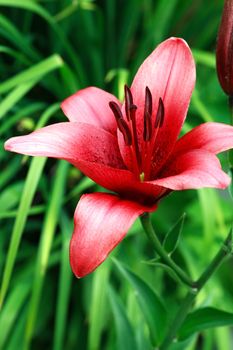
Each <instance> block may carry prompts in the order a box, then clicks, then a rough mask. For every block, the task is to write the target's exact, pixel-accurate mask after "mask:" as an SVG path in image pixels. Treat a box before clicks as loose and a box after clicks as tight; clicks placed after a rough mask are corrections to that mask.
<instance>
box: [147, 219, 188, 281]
mask: <svg viewBox="0 0 233 350" xmlns="http://www.w3.org/2000/svg"><path fill="white" fill-rule="evenodd" d="M141 223H142V226H143V228H144V231H145V233H146V234H147V237H148V238H149V240H150V242H151V243H152V244H153V247H154V249H155V251H156V253H157V254H158V255H159V256H160V257H161V259H162V260H163V261H164V262H165V263H166V264H167V265H168V266H169V267H170V268H171V269H172V270H173V271H174V272H175V274H176V275H177V276H178V277H179V279H180V280H181V281H182V282H183V283H184V284H186V285H188V286H189V287H191V288H193V287H194V283H193V281H192V280H191V279H190V278H189V276H188V275H187V274H186V273H185V272H184V271H183V270H182V269H181V268H180V267H179V266H178V265H177V264H176V263H175V262H174V261H173V260H172V259H171V258H170V257H169V255H168V254H167V252H166V251H165V250H164V248H163V246H162V244H161V243H160V241H159V239H158V237H157V235H156V234H155V231H154V229H153V226H152V224H151V220H150V215H149V214H148V213H145V214H143V215H142V216H141Z"/></svg>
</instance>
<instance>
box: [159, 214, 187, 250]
mask: <svg viewBox="0 0 233 350" xmlns="http://www.w3.org/2000/svg"><path fill="white" fill-rule="evenodd" d="M185 216H186V214H185V213H184V214H183V215H182V216H181V217H180V218H179V220H178V221H177V222H176V223H175V225H174V226H173V227H172V228H171V229H170V230H169V231H168V233H167V234H166V236H165V238H164V242H163V247H164V248H165V250H166V251H167V252H168V253H169V254H170V255H171V254H172V253H173V252H174V251H175V250H176V248H177V246H178V244H179V239H180V235H181V233H182V230H183V226H184V220H185Z"/></svg>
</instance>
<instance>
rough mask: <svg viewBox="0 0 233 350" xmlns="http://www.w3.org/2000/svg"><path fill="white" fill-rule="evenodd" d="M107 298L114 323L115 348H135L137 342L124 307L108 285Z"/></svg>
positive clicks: (118, 349) (135, 349) (122, 349)
mask: <svg viewBox="0 0 233 350" xmlns="http://www.w3.org/2000/svg"><path fill="white" fill-rule="evenodd" d="M108 296H109V300H110V303H111V306H112V311H113V315H114V319H115V324H116V332H117V350H125V349H134V350H137V348H138V347H137V343H136V340H135V335H134V331H133V328H132V326H131V324H130V321H129V319H128V316H127V314H126V312H125V308H124V306H123V305H122V302H121V301H120V298H119V297H118V296H117V294H116V292H115V291H114V289H113V288H111V287H110V286H109V290H108Z"/></svg>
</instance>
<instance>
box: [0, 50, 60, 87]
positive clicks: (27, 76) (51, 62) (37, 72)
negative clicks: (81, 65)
mask: <svg viewBox="0 0 233 350" xmlns="http://www.w3.org/2000/svg"><path fill="white" fill-rule="evenodd" d="M62 65H63V60H62V58H61V57H60V56H59V55H56V54H55V55H52V56H50V57H48V58H46V59H45V60H43V61H41V62H39V63H37V64H35V65H34V66H32V67H30V68H28V69H26V70H25V71H23V72H21V73H19V74H17V75H15V76H13V77H12V78H10V79H8V80H6V81H4V82H3V83H1V85H0V93H4V92H7V91H9V90H10V89H12V88H14V87H15V86H17V85H19V84H20V86H21V84H24V83H28V82H31V81H32V80H34V79H42V77H43V76H44V75H45V74H48V73H49V72H51V71H53V70H54V69H57V68H59V67H61V66H62Z"/></svg>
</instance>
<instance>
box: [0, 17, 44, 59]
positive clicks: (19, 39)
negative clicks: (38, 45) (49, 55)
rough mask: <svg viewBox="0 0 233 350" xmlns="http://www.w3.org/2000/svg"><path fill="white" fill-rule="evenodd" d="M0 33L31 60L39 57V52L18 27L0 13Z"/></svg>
mask: <svg viewBox="0 0 233 350" xmlns="http://www.w3.org/2000/svg"><path fill="white" fill-rule="evenodd" d="M0 34H1V36H3V37H4V38H6V39H8V40H9V41H10V42H11V43H13V45H15V46H16V47H18V48H19V49H20V52H23V53H24V54H25V55H27V56H28V57H30V59H32V60H38V59H40V54H39V53H38V52H37V50H36V49H35V48H33V47H31V45H30V44H29V42H28V40H27V39H26V38H25V36H24V35H23V34H22V33H21V32H20V31H19V30H18V28H17V27H16V26H15V25H14V24H13V23H12V22H11V21H10V20H9V19H8V18H7V17H5V16H3V15H1V14H0Z"/></svg>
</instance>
